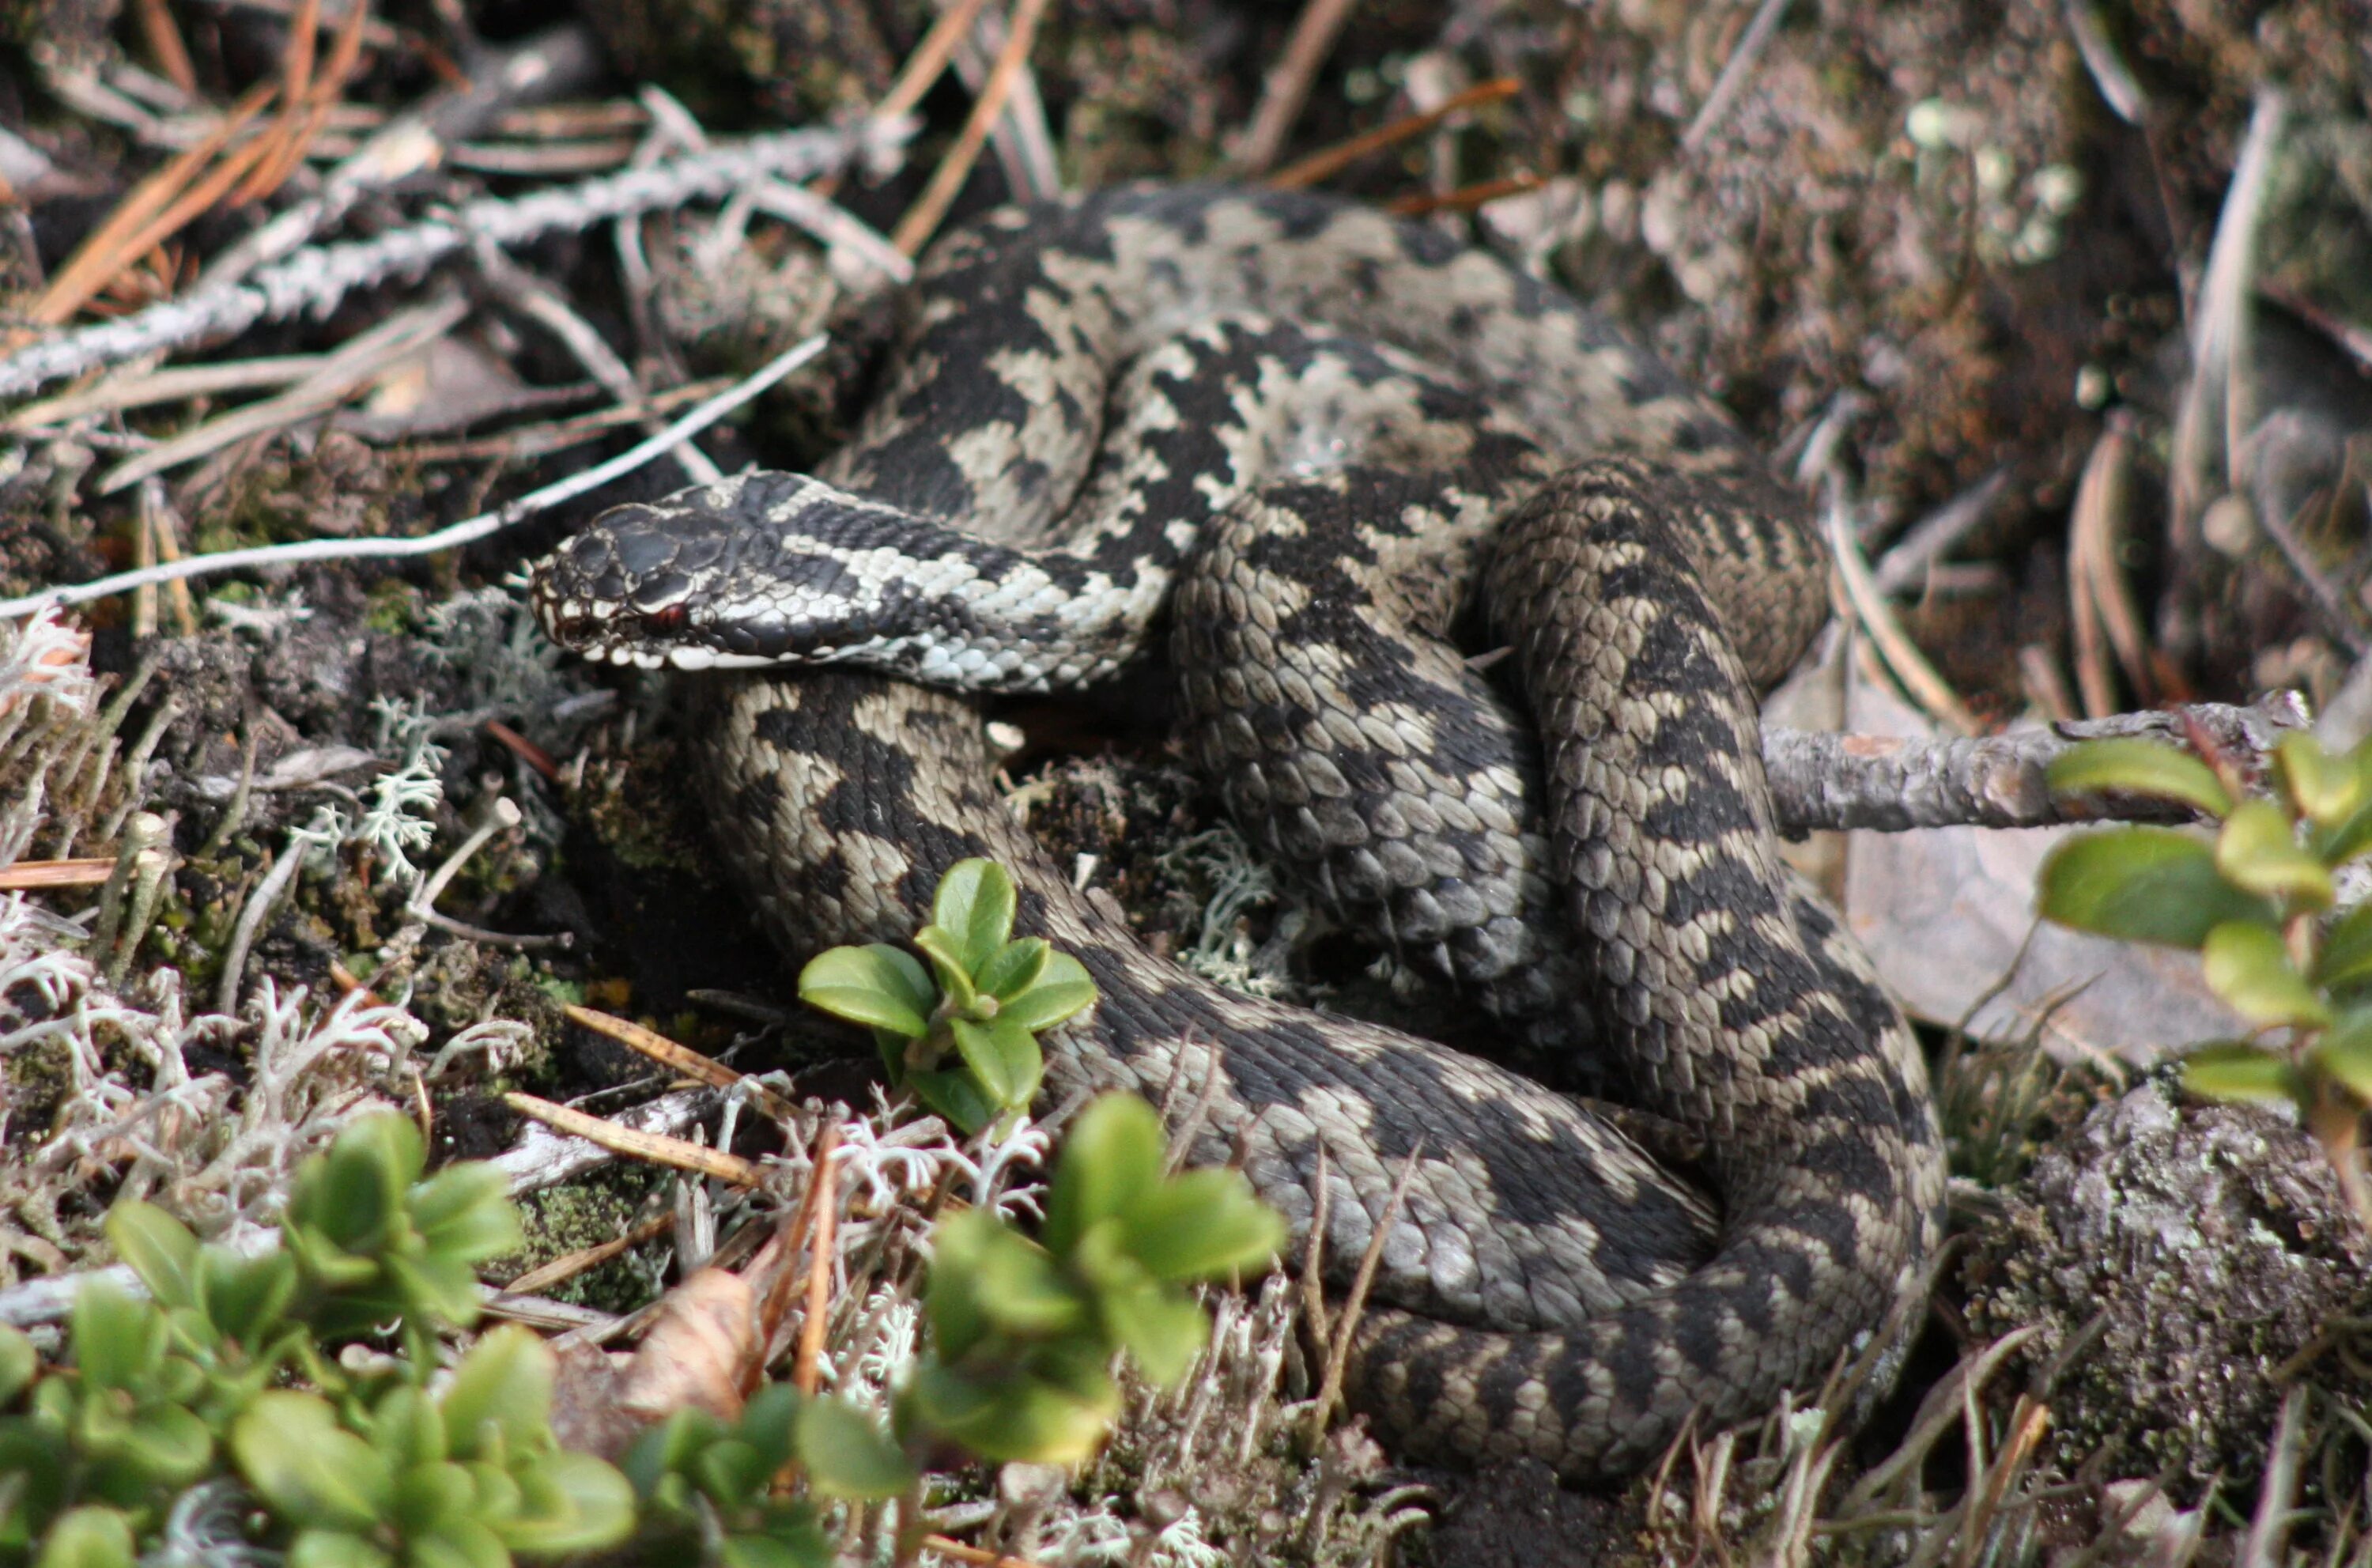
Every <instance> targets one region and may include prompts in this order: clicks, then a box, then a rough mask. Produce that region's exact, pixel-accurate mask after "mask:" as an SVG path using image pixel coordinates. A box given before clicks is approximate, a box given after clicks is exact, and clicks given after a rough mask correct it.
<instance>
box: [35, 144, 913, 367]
mask: <svg viewBox="0 0 2372 1568" xmlns="http://www.w3.org/2000/svg"><path fill="white" fill-rule="evenodd" d="M905 135H906V127H905V126H904V125H903V124H902V123H886V124H885V123H884V122H880V121H878V120H877V121H866V122H864V123H863V124H861V125H857V126H855V127H852V128H850V129H847V130H841V129H837V128H833V129H823V130H803V131H785V132H782V133H780V134H775V135H771V136H755V137H752V138H750V140H748V141H746V142H739V143H736V144H734V145H730V146H722V147H715V148H711V149H709V150H708V151H705V152H700V153H692V154H687V155H686V156H684V157H680V158H670V159H669V160H667V161H665V162H662V163H658V164H655V165H653V166H652V167H651V168H642V169H629V170H627V171H626V172H624V173H622V174H613V175H605V176H603V177H602V178H600V179H598V180H585V181H583V182H582V183H579V184H576V185H570V186H564V187H563V188H561V189H558V190H552V191H540V192H535V193H534V194H532V195H529V196H522V197H519V198H517V199H516V200H512V199H507V198H501V197H493V196H489V197H483V198H482V199H480V200H478V201H475V202H471V203H467V204H465V205H464V206H462V207H461V208H459V210H458V211H456V212H454V213H453V214H451V215H448V216H444V217H437V218H430V219H426V220H424V221H423V222H420V223H417V224H413V225H412V226H410V227H407V228H401V229H396V230H394V231H392V232H390V233H388V234H383V235H380V236H378V237H377V238H371V239H360V240H349V241H345V242H343V243H340V244H336V245H328V246H322V247H320V248H319V249H315V250H301V251H298V252H297V253H296V254H295V255H292V256H290V257H288V258H287V259H285V261H279V262H276V263H274V264H273V265H272V266H269V267H263V268H259V269H258V270H257V271H256V272H255V273H252V274H251V275H250V277H248V278H247V279H246V280H245V281H244V282H242V283H238V284H236V285H221V286H218V287H203V286H202V287H199V288H196V289H192V291H191V292H190V293H188V294H186V295H183V296H180V297H179V298H176V299H169V300H166V301H164V302H163V303H161V304H157V305H152V306H150V307H148V308H146V309H145V310H141V311H139V312H137V313H135V314H134V315H131V316H127V317H124V318H123V319H121V320H116V321H103V322H99V323H96V324H94V325H91V326H87V327H81V328H77V329H76V330H74V331H66V332H59V333H55V334H53V335H52V336H50V337H48V338H46V339H44V340H42V341H41V342H39V343H31V344H29V345H28V346H26V347H25V348H23V349H20V350H18V351H17V352H16V353H14V354H9V355H7V356H6V358H0V397H17V396H21V395H23V394H24V393H27V392H29V391H31V390H33V389H35V388H38V387H41V386H44V385H46V384H48V383H49V382H51V381H54V380H56V379H58V378H59V377H65V376H79V375H82V374H84V373H85V372H87V371H90V370H95V369H99V368H100V367H102V366H109V365H116V364H120V363H122V361H124V360H127V359H133V358H136V357H138V356H139V355H141V354H152V353H155V352H157V351H158V350H160V349H173V348H179V347H181V346H183V345H186V344H190V343H198V342H201V341H212V340H215V339H219V338H224V337H228V336H231V335H233V334H236V333H238V332H242V331H246V330H247V329H248V328H250V327H252V326H254V325H255V324H256V323H257V322H259V321H265V320H285V319H288V318H291V317H295V316H301V315H308V314H310V315H314V316H322V315H326V314H328V312H329V311H330V310H331V309H332V308H335V307H336V305H337V303H338V302H339V301H340V300H341V299H343V298H344V297H345V296H346V295H347V294H348V293H349V292H350V291H352V290H354V289H357V288H368V287H372V286H375V285H379V284H382V283H386V282H388V281H390V280H391V279H396V278H414V277H418V276H420V275H422V274H423V273H425V272H426V271H427V270H428V269H429V268H430V267H431V266H433V265H435V264H436V262H438V261H442V260H444V259H445V258H446V257H448V256H449V255H451V254H453V253H454V252H455V251H457V250H461V249H463V248H464V247H466V246H468V245H469V244H471V242H472V241H473V240H475V239H479V238H484V239H487V240H489V241H491V242H493V243H494V244H496V245H505V246H509V245H518V244H523V243H525V242H526V241H528V240H530V239H535V238H540V237H541V236H543V235H546V234H550V233H553V232H555V231H567V230H579V229H585V228H589V227H591V226H593V225H595V224H599V223H606V222H608V221H610V219H612V218H617V217H622V216H624V215H629V214H633V213H642V212H650V211H653V210H655V209H657V208H663V207H679V206H682V205H684V204H685V203H691V202H701V201H714V200H715V199H716V198H718V197H721V196H723V195H725V194H727V192H732V191H735V190H738V189H740V188H741V187H743V186H745V185H748V184H749V183H750V182H751V181H753V180H761V179H763V178H766V177H768V176H770V175H771V176H775V177H779V178H782V179H785V180H804V179H808V178H810V177H812V176H814V175H817V174H820V173H822V172H824V171H825V170H827V169H832V168H841V167H843V166H844V165H847V164H849V163H852V162H870V161H873V160H875V159H878V157H883V156H887V155H889V154H891V153H894V152H895V151H896V150H897V148H898V147H900V146H901V145H902V144H903V142H904V139H905Z"/></svg>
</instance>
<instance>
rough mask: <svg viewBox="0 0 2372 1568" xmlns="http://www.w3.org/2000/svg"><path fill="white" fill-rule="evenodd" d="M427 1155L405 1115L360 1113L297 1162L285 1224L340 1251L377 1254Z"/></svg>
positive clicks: (395, 1223) (393, 1224)
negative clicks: (324, 1148)
mask: <svg viewBox="0 0 2372 1568" xmlns="http://www.w3.org/2000/svg"><path fill="white" fill-rule="evenodd" d="M425 1157H426V1156H425V1154H424V1151H423V1149H422V1146H421V1143H420V1129H419V1128H417V1127H415V1126H413V1123H412V1121H411V1119H410V1118H409V1117H404V1116H398V1115H396V1114H394V1113H393V1112H391V1111H390V1112H386V1113H383V1114H379V1115H375V1116H364V1117H358V1118H356V1119H355V1121H351V1122H348V1123H347V1124H346V1127H345V1129H344V1130H343V1132H340V1133H339V1134H338V1137H337V1141H336V1142H335V1143H332V1144H331V1145H330V1147H329V1151H328V1152H327V1153H326V1154H322V1155H319V1156H315V1157H314V1158H312V1159H309V1160H307V1161H306V1162H305V1163H304V1164H303V1165H301V1166H299V1167H297V1175H296V1177H295V1179H294V1180H293V1181H292V1182H291V1184H290V1192H289V1199H288V1214H287V1219H286V1220H285V1222H284V1228H285V1226H287V1225H298V1226H302V1227H303V1228H305V1229H307V1230H310V1231H313V1232H315V1233H316V1234H317V1235H318V1236H319V1237H321V1238H322V1239H323V1240H326V1241H328V1242H329V1243H331V1245H332V1246H333V1247H335V1248H336V1249H338V1250H340V1251H343V1252H346V1253H350V1254H369V1253H375V1252H377V1251H378V1250H379V1249H380V1248H382V1247H383V1246H385V1245H386V1242H387V1238H388V1237H389V1235H390V1231H391V1229H392V1228H393V1227H394V1226H395V1225H397V1223H398V1222H399V1219H400V1217H401V1214H402V1213H403V1195H404V1193H405V1192H406V1191H409V1190H410V1188H411V1186H412V1184H413V1182H414V1181H417V1180H418V1179H420V1172H421V1167H422V1165H423V1164H424V1160H425Z"/></svg>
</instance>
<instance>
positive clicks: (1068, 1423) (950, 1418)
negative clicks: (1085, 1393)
mask: <svg viewBox="0 0 2372 1568" xmlns="http://www.w3.org/2000/svg"><path fill="white" fill-rule="evenodd" d="M899 1407H900V1410H899V1414H900V1424H901V1425H910V1424H912V1425H920V1426H922V1427H923V1428H924V1430H926V1431H930V1432H934V1433H936V1434H940V1435H942V1436H945V1437H948V1438H952V1439H953V1440H954V1441H956V1442H958V1443H960V1444H962V1445H963V1446H965V1447H967V1448H969V1449H971V1451H972V1452H973V1453H975V1454H978V1455H980V1456H981V1457H982V1458H986V1459H994V1460H996V1461H999V1462H1008V1461H1016V1460H1018V1461H1021V1462H1024V1463H1029V1464H1041V1465H1076V1464H1077V1463H1079V1462H1080V1461H1082V1460H1084V1459H1086V1458H1089V1457H1091V1456H1092V1455H1093V1454H1094V1453H1095V1451H1096V1446H1097V1445H1098V1444H1099V1443H1101V1442H1102V1441H1103V1435H1104V1428H1105V1426H1106V1424H1107V1423H1110V1420H1111V1418H1112V1416H1113V1415H1114V1414H1116V1413H1117V1412H1118V1411H1119V1409H1120V1394H1119V1391H1118V1390H1117V1389H1112V1390H1111V1391H1110V1396H1109V1398H1108V1399H1107V1400H1105V1401H1104V1402H1102V1403H1100V1404H1090V1403H1087V1402H1085V1401H1083V1400H1078V1399H1076V1398H1075V1397H1073V1396H1072V1395H1070V1394H1068V1393H1066V1392H1064V1391H1063V1390H1060V1389H1057V1388H1050V1387H1048V1386H1047V1385H1045V1384H1043V1383H1040V1382H1037V1381H1036V1380H1034V1379H1032V1378H1029V1377H1026V1376H1013V1375H1006V1376H974V1375H971V1374H969V1373H966V1372H962V1371H959V1370H957V1369H955V1368H952V1367H947V1366H941V1365H936V1364H933V1363H928V1362H926V1363H924V1365H922V1366H921V1367H920V1368H918V1369H917V1370H916V1371H915V1373H914V1375H913V1377H912V1378H911V1379H909V1380H908V1382H907V1385H906V1388H905V1391H904V1393H903V1394H902V1395H901V1398H900V1400H899Z"/></svg>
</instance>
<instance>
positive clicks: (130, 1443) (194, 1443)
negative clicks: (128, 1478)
mask: <svg viewBox="0 0 2372 1568" xmlns="http://www.w3.org/2000/svg"><path fill="white" fill-rule="evenodd" d="M214 1457H215V1434H214V1429H213V1428H211V1427H209V1426H208V1425H207V1424H206V1423H204V1422H203V1420H201V1419H200V1418H199V1416H198V1414H197V1412H196V1411H192V1410H189V1409H187V1408H186V1407H184V1406H181V1405H175V1404H167V1405H157V1404H152V1405H150V1406H148V1408H146V1409H145V1410H143V1411H141V1412H140V1418H139V1419H138V1420H137V1421H135V1422H133V1423H131V1424H130V1425H129V1426H128V1427H127V1428H126V1429H125V1431H124V1432H123V1433H122V1434H121V1435H120V1437H119V1440H118V1442H117V1444H116V1446H115V1458H118V1459H120V1460H121V1461H122V1462H123V1463H125V1464H129V1465H133V1466H135V1467H137V1468H138V1469H139V1470H140V1473H141V1474H143V1475H145V1476H146V1477H147V1478H148V1479H149V1481H151V1482H153V1483H154V1484H156V1485H158V1486H166V1487H182V1486H188V1485H190V1484H192V1482H194V1481H197V1479H198V1478H199V1477H200V1476H203V1474H205V1473H206V1467H207V1465H208V1464H209V1463H210V1462H211V1461H212V1460H213V1458H214Z"/></svg>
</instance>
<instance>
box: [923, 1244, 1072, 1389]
mask: <svg viewBox="0 0 2372 1568" xmlns="http://www.w3.org/2000/svg"><path fill="white" fill-rule="evenodd" d="M923 1301H924V1310H925V1311H926V1312H927V1313H928V1314H929V1317H930V1322H931V1333H932V1335H933V1337H934V1339H935V1341H936V1344H937V1348H938V1352H939V1353H940V1354H941V1355H942V1356H945V1357H947V1358H948V1359H950V1360H952V1359H955V1358H956V1357H959V1356H961V1355H963V1354H964V1353H966V1352H967V1351H970V1350H971V1348H972V1347H973V1346H974V1345H976V1344H978V1343H979V1342H981V1341H983V1340H984V1339H986V1338H987V1337H988V1336H989V1335H990V1334H992V1333H994V1332H998V1331H1003V1332H1006V1333H1017V1334H1021V1335H1024V1336H1028V1335H1036V1334H1051V1333H1059V1332H1062V1331H1063V1330H1066V1329H1070V1328H1072V1327H1074V1326H1076V1324H1078V1323H1079V1322H1081V1321H1083V1320H1084V1318H1085V1316H1086V1313H1085V1308H1084V1307H1083V1306H1082V1305H1081V1303H1080V1301H1079V1298H1078V1295H1077V1294H1076V1292H1074V1291H1073V1290H1072V1289H1071V1288H1070V1287H1069V1285H1068V1284H1067V1283H1065V1282H1064V1279H1063V1277H1062V1272H1061V1271H1060V1270H1058V1269H1056V1268H1055V1266H1054V1260H1052V1258H1049V1257H1048V1256H1047V1255H1046V1252H1045V1250H1044V1249H1042V1248H1041V1247H1039V1246H1038V1245H1037V1243H1035V1242H1033V1241H1030V1240H1028V1239H1027V1238H1025V1237H1022V1236H1020V1235H1019V1234H1018V1233H1017V1232H1015V1231H1014V1230H1012V1229H1010V1228H1009V1227H1007V1226H1006V1225H1005V1224H1004V1223H1003V1222H1002V1221H1000V1220H998V1219H997V1218H996V1217H995V1216H994V1214H983V1213H982V1212H981V1211H979V1210H977V1209H974V1210H968V1211H966V1212H965V1213H963V1214H950V1215H948V1217H947V1218H946V1219H944V1220H941V1221H940V1222H939V1224H938V1225H937V1227H936V1229H935V1230H933V1231H932V1233H931V1274H930V1279H929V1282H928V1283H927V1284H926V1285H925V1286H924V1296H923Z"/></svg>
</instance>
